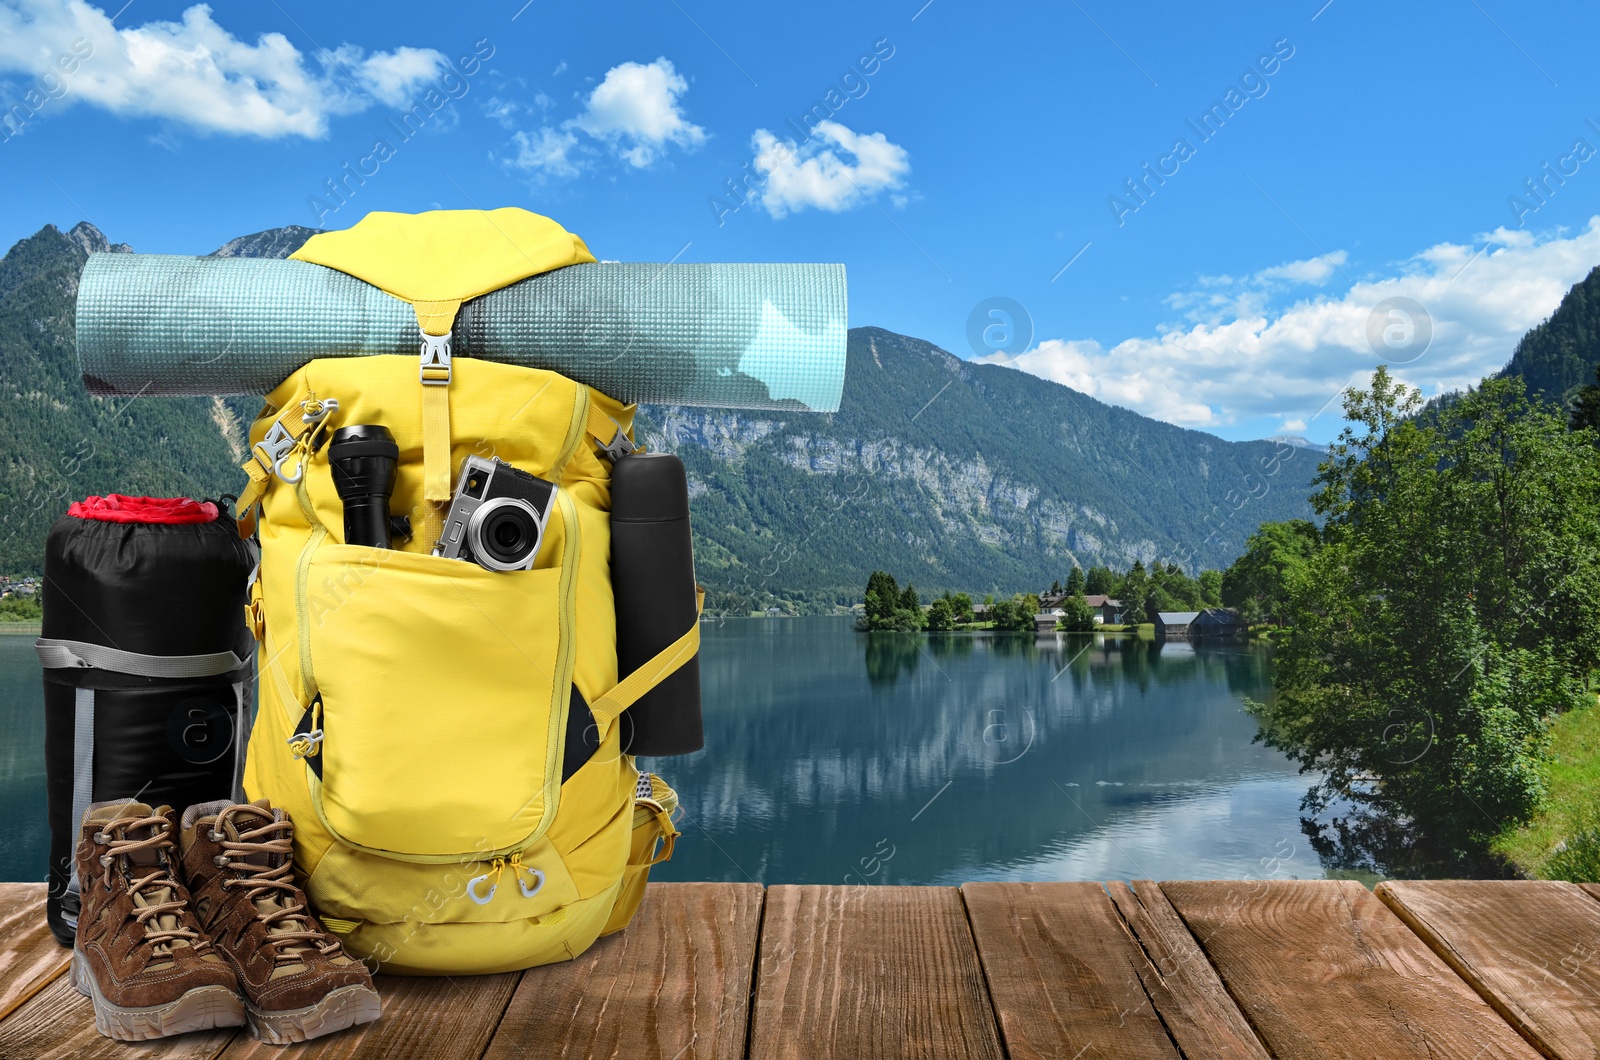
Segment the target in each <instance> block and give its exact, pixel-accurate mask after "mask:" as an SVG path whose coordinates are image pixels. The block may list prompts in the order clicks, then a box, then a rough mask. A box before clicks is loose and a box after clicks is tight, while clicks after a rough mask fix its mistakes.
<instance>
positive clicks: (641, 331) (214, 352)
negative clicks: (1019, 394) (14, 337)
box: [78, 254, 847, 412]
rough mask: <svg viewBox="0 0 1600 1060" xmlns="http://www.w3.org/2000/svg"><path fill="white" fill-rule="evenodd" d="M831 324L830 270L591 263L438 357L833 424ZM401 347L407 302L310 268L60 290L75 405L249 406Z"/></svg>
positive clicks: (835, 353) (529, 286)
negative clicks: (327, 364)
mask: <svg viewBox="0 0 1600 1060" xmlns="http://www.w3.org/2000/svg"><path fill="white" fill-rule="evenodd" d="M846 320H847V316H846V307H845V277H844V266H843V265H819V264H775V265H740V264H684V265H673V264H667V265H656V264H642V263H627V262H594V263H587V264H582V265H569V266H567V267H566V268H562V269H556V270H555V271H553V272H547V273H543V274H541V275H538V276H532V277H529V278H528V279H526V280H522V281H520V282H518V283H515V284H512V285H511V286H509V287H503V288H501V289H500V290H498V291H491V292H490V293H488V294H485V295H482V296H480V297H478V298H475V299H473V300H471V301H469V302H467V303H465V304H464V305H463V306H462V307H461V311H460V313H459V314H458V315H457V317H456V323H455V328H454V331H453V333H452V339H451V344H452V348H453V354H454V356H457V357H478V358H482V359H484V360H489V361H498V362H500V363H503V364H516V365H523V366H525V367H529V368H545V369H550V370H552V371H556V372H560V373H561V374H562V375H565V376H567V377H569V378H571V379H576V380H577V381H578V382H581V383H587V384H588V385H590V386H592V387H595V388H596V389H598V390H600V391H601V392H603V393H605V394H609V395H610V396H612V397H614V398H617V399H618V400H621V401H640V402H651V403H656V404H669V405H698V406H710V407H719V408H754V409H792V410H796V411H812V412H834V411H837V410H838V407H839V397H840V394H841V393H842V391H843V389H844V367H845V341H846ZM418 348H419V333H418V329H417V322H416V316H415V314H414V313H413V311H412V309H411V307H410V306H409V305H408V304H406V303H405V302H402V301H401V300H399V299H397V298H393V297H391V296H389V295H387V294H385V293H383V292H382V291H381V290H379V289H378V288H376V287H373V286H371V285H369V284H367V283H365V282H363V281H361V280H358V279H356V278H354V277H352V276H349V275H346V274H345V273H342V272H339V271H337V270H335V269H330V268H326V267H324V266H322V265H314V264H312V263H310V262H304V261H291V260H278V259H266V258H209V257H187V256H179V255H168V254H91V255H90V256H89V262H88V264H87V265H86V266H85V267H84V270H83V279H82V282H81V283H80V285H79V287H78V361H79V364H80V367H81V368H82V371H83V379H84V383H85V384H86V385H87V386H88V388H89V392H90V393H92V394H264V393H266V392H267V391H269V390H271V389H272V388H273V387H275V386H277V385H278V383H280V382H282V381H283V380H284V379H285V378H287V377H288V376H289V375H290V373H292V372H294V371H295V370H297V369H298V368H300V367H301V366H302V365H304V364H305V363H306V362H307V361H310V360H313V359H315V358H319V357H360V356H369V355H372V354H394V353H402V354H411V355H413V356H415V355H417V353H418Z"/></svg>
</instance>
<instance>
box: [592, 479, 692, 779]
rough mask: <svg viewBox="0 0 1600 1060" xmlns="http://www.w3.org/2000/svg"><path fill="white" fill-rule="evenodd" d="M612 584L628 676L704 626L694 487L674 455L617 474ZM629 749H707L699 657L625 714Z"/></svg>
mask: <svg viewBox="0 0 1600 1060" xmlns="http://www.w3.org/2000/svg"><path fill="white" fill-rule="evenodd" d="M611 586H612V591H613V592H614V593H615V594H616V601H617V673H618V676H619V677H626V676H628V675H629V674H631V673H633V671H635V670H637V669H638V668H639V667H641V666H643V665H644V664H645V663H647V662H649V661H650V660H651V659H652V658H654V657H655V655H656V654H657V653H658V652H660V651H661V650H662V649H663V648H666V647H667V646H668V645H670V644H671V643H672V642H673V641H675V640H677V639H678V638H679V637H681V636H683V634H685V633H687V632H688V631H689V630H690V629H692V628H693V627H694V624H695V623H696V622H697V621H699V614H698V613H697V612H696V610H695V584H694V549H693V546H692V545H691V544H690V541H689V481H688V478H687V476H686V475H685V474H684V470H683V461H681V460H679V459H678V458H677V457H675V456H672V455H671V454H669V453H630V454H629V455H627V456H624V457H622V458H621V459H619V460H618V461H617V462H616V465H615V466H614V467H613V468H612V469H611ZM622 724H623V728H622V749H623V750H624V751H626V752H628V753H629V754H636V755H682V754H688V753H689V752H691V751H698V750H700V748H702V747H704V746H705V733H704V732H703V731H702V728H701V723H700V659H699V656H696V657H694V658H692V659H690V660H689V661H688V662H686V663H684V664H683V665H682V666H681V667H679V668H678V670H677V671H676V672H675V673H673V674H672V675H670V676H669V677H668V678H667V679H666V680H664V681H662V682H661V683H660V684H659V685H657V686H656V687H655V688H653V689H651V690H650V691H649V692H646V693H645V694H644V695H643V696H642V697H641V698H640V699H639V701H638V702H637V703H635V704H634V705H633V706H631V707H629V708H628V709H627V710H626V711H625V712H623V715H622Z"/></svg>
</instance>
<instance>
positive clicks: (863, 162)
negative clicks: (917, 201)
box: [750, 121, 911, 217]
mask: <svg viewBox="0 0 1600 1060" xmlns="http://www.w3.org/2000/svg"><path fill="white" fill-rule="evenodd" d="M750 146H751V147H752V148H753V149H754V150H755V153H756V157H755V169H756V172H757V173H759V174H761V176H762V177H763V178H764V179H765V184H764V185H763V187H762V190H761V205H763V206H765V207H766V208H767V212H768V213H770V214H771V215H772V216H773V217H783V216H785V215H787V214H790V213H796V212H798V211H800V210H803V209H805V208H806V207H808V206H810V207H815V208H817V209H819V210H828V211H831V212H834V213H837V212H839V211H841V210H847V209H849V208H850V207H852V206H856V205H858V204H860V203H861V202H862V196H864V195H872V194H873V193H875V192H879V191H893V190H895V189H898V188H900V187H902V186H903V185H904V183H905V178H906V176H907V174H909V173H910V172H911V159H910V156H909V155H907V153H906V149H905V148H903V147H901V146H900V145H899V144H895V143H891V142H890V141H889V139H888V138H887V137H885V136H884V135H883V133H866V134H862V133H856V132H853V131H851V130H850V129H848V128H846V127H845V126H843V125H840V124H839V123H838V122H835V121H820V122H818V123H817V125H816V129H815V130H814V132H813V135H812V137H811V138H810V139H809V140H807V141H806V142H805V143H803V144H796V143H795V142H794V141H793V140H779V139H778V138H777V137H776V136H773V135H772V133H770V132H768V131H767V130H766V129H757V130H756V133H755V135H754V136H753V137H751V139H750ZM844 156H849V158H853V159H854V161H853V162H851V161H849V160H847V158H846V157H844ZM903 201H904V200H903V199H897V201H896V204H897V205H899V204H903Z"/></svg>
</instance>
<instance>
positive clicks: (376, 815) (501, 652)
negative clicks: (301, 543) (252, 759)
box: [300, 545, 573, 858]
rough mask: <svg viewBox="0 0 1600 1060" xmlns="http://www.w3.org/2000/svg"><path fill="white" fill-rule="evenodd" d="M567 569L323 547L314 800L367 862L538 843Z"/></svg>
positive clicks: (318, 568)
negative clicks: (374, 855)
mask: <svg viewBox="0 0 1600 1060" xmlns="http://www.w3.org/2000/svg"><path fill="white" fill-rule="evenodd" d="M572 566H573V565H572V564H563V566H562V567H559V568H548V569H541V570H532V571H510V572H494V571H489V570H485V569H484V568H482V567H480V566H478V565H477V564H475V563H469V562H464V561H462V560H455V559H442V558H439V557H436V556H430V555H423V554H418V553H409V552H399V551H391V550H385V549H373V548H366V547H363V546H360V545H325V546H323V547H322V548H319V549H317V550H316V552H315V553H313V554H312V557H311V562H310V569H309V571H308V575H309V576H308V577H307V578H306V581H305V586H306V589H305V594H304V600H303V604H304V607H303V610H302V614H301V616H300V620H301V622H302V623H306V624H308V625H309V629H310V647H311V654H312V655H313V656H314V657H315V659H316V670H315V676H316V684H317V690H318V692H319V693H320V695H321V697H322V708H321V709H322V717H321V729H322V731H323V738H322V741H321V743H320V745H319V746H318V748H317V753H319V754H320V755H321V757H322V770H321V774H322V775H321V780H320V783H319V782H318V781H317V780H316V778H315V777H314V776H313V777H312V778H311V781H310V783H311V786H312V800H313V802H314V803H315V804H317V806H318V810H319V813H320V815H321V816H322V818H323V819H324V821H325V823H326V824H327V826H328V829H329V831H331V832H332V833H333V834H334V835H335V836H337V837H339V838H340V839H342V840H344V841H346V842H347V843H349V844H351V845H353V846H358V847H364V848H367V849H370V850H372V851H374V852H379V853H385V854H391V855H401V856H413V857H420V858H436V857H443V856H447V855H459V854H463V853H467V854H477V855H480V856H482V855H489V854H493V853H496V852H499V851H506V850H511V849H513V848H517V847H520V846H522V845H524V844H526V843H528V842H531V841H532V840H533V839H536V838H537V837H538V836H539V835H542V834H543V831H544V829H545V827H547V826H548V824H549V821H550V819H551V818H552V817H553V816H554V813H555V809H556V800H557V798H558V796H559V789H560V782H561V740H562V734H563V732H564V731H565V726H566V710H567V707H566V704H567V689H568V686H569V684H570V682H571V677H572V651H571V645H570V640H571V637H570V629H571V625H572V607H573V585H572V582H573V578H572V576H571V571H572Z"/></svg>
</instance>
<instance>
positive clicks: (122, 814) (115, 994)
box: [72, 800, 244, 1042]
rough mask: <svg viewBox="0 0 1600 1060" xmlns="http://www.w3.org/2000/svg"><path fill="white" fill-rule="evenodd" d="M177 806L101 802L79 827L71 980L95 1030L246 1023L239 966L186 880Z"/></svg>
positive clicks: (137, 1032) (113, 1032)
mask: <svg viewBox="0 0 1600 1060" xmlns="http://www.w3.org/2000/svg"><path fill="white" fill-rule="evenodd" d="M172 817H173V813H172V808H171V807H169V806H163V807H161V808H160V809H158V810H154V811H152V810H151V809H150V807H148V806H146V805H145V804H144V803H142V802H128V801H127V800H120V801H116V802H97V803H93V804H91V805H90V807H89V809H88V811H87V812H86V813H85V814H84V816H83V821H82V823H81V825H80V827H79V833H78V849H77V859H78V881H79V884H78V885H79V887H80V889H81V891H82V902H83V904H82V907H81V909H80V910H79V912H78V936H77V940H76V942H75V943H74V945H73V947H72V985H73V986H75V987H77V988H78V992H79V993H81V994H83V995H85V996H86V997H88V998H89V999H90V1000H91V1001H93V1002H94V1026H95V1030H97V1031H99V1032H100V1033H101V1034H103V1035H105V1036H106V1037H107V1038H116V1039H118V1040H120V1041H125V1042H138V1041H144V1040H145V1039H147V1038H165V1037H166V1036H167V1035H170V1034H182V1033H184V1032H185V1031H198V1030H205V1029H207V1028H210V1027H237V1026H239V1025H241V1024H243V1023H244V1003H243V1001H241V1000H240V998H239V984H238V980H237V979H236V978H235V977H234V974H233V969H232V968H230V967H229V966H228V964H227V962H226V961H224V960H223V959H222V958H221V957H219V956H218V955H217V953H216V951H215V950H214V949H213V948H212V946H211V942H210V941H209V940H208V939H207V938H206V937H205V935H204V934H203V933H202V932H201V929H200V924H199V922H198V921H197V920H195V917H194V914H193V913H192V912H191V911H190V909H189V893H188V892H187V891H186V890H184V887H183V884H181V883H179V882H178V880H177V878H176V874H175V873H174V871H173V870H174V869H175V868H176V867H177V866H176V863H177V851H176V849H175V846H176V844H175V843H174V840H173V832H174V831H175V825H174V822H173V820H172Z"/></svg>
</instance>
